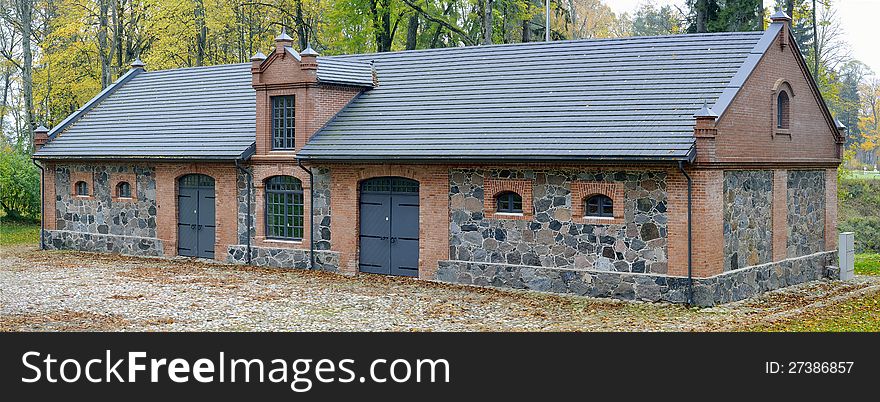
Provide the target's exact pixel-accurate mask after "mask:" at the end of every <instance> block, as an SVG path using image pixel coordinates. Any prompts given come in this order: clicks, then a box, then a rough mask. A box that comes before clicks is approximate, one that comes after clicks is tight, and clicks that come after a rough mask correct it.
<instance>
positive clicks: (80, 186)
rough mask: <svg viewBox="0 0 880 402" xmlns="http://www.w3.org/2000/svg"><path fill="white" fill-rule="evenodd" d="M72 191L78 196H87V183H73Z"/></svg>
mask: <svg viewBox="0 0 880 402" xmlns="http://www.w3.org/2000/svg"><path fill="white" fill-rule="evenodd" d="M74 191H75V192H76V195H78V196H81V197H87V196H88V195H89V185H88V184H87V183H86V182H84V181H78V182H76V184H75V185H74Z"/></svg>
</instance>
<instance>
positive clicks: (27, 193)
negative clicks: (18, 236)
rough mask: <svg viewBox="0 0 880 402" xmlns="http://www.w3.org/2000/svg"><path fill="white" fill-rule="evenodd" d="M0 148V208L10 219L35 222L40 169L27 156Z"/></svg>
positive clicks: (38, 205)
mask: <svg viewBox="0 0 880 402" xmlns="http://www.w3.org/2000/svg"><path fill="white" fill-rule="evenodd" d="M0 146H2V147H3V148H2V149H0V151H2V152H0V208H2V209H3V211H4V212H5V213H6V215H7V216H9V218H11V219H22V218H24V219H38V218H39V217H40V169H39V168H37V167H36V166H34V164H33V163H32V162H31V160H30V158H29V157H28V155H26V154H22V153H19V152H16V151H15V150H13V149H12V148H11V147H9V146H3V145H0Z"/></svg>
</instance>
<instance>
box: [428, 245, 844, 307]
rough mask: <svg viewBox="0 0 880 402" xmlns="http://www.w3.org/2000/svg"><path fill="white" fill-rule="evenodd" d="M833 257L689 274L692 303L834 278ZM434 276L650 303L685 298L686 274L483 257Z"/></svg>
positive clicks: (450, 264) (446, 266)
mask: <svg viewBox="0 0 880 402" xmlns="http://www.w3.org/2000/svg"><path fill="white" fill-rule="evenodd" d="M836 260H837V252H836V251H828V252H820V253H815V254H811V255H808V256H804V257H798V258H790V259H786V260H783V261H778V262H772V263H767V264H762V265H757V266H752V267H745V268H740V269H737V270H733V271H728V272H725V273H722V274H720V275H716V276H713V277H709V278H694V279H693V291H694V304H695V305H698V306H702V307H709V306H713V305H716V304H723V303H729V302H733V301H737V300H743V299H747V298H749V297H753V296H756V295H758V294H761V293H764V292H767V291H770V290H774V289H778V288H781V287H785V286H790V285H795V284H798V283H803V282H808V281H813V280H818V279H821V278H829V279H839V270H837V269H835V267H833V266H832V265H833V264H834V263H835V262H836ZM436 280H438V281H441V282H449V283H457V284H466V285H478V286H493V287H499V288H513V289H528V290H535V291H539V292H553V293H566V294H575V295H580V296H591V297H611V298H616V299H623V300H644V301H651V302H657V301H665V302H671V303H685V302H687V296H688V280H687V278H686V277H678V276H668V275H658V274H642V273H632V272H607V271H605V272H603V271H596V270H579V269H569V268H555V267H529V266H523V265H513V264H496V263H485V262H467V261H453V260H446V261H441V262H440V266H439V269H438V270H437V275H436Z"/></svg>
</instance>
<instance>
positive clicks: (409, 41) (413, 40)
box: [406, 13, 419, 50]
mask: <svg viewBox="0 0 880 402" xmlns="http://www.w3.org/2000/svg"><path fill="white" fill-rule="evenodd" d="M418 40H419V15H418V14H416V13H413V14H412V15H410V16H409V24H407V26H406V50H415V48H416V46H417V45H418Z"/></svg>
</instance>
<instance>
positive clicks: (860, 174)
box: [849, 170, 880, 180]
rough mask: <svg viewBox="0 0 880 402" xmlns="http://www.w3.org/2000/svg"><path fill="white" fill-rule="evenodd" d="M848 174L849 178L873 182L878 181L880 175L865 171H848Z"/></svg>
mask: <svg viewBox="0 0 880 402" xmlns="http://www.w3.org/2000/svg"><path fill="white" fill-rule="evenodd" d="M849 174H850V177H851V178H853V179H874V180H880V173H874V172H870V171H868V172H865V171H862V170H850V171H849Z"/></svg>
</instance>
